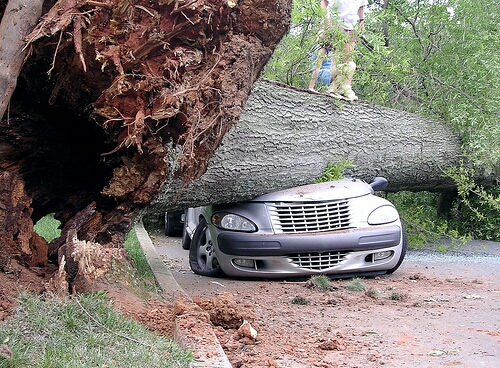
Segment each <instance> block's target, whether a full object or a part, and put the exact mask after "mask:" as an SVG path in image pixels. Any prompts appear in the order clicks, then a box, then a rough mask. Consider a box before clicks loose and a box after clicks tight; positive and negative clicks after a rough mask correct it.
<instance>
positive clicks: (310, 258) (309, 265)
mask: <svg viewBox="0 0 500 368" xmlns="http://www.w3.org/2000/svg"><path fill="white" fill-rule="evenodd" d="M347 254H349V252H347V251H343V252H324V253H299V254H292V255H288V256H287V258H288V259H290V261H291V263H293V264H294V265H296V266H297V267H300V268H303V269H307V270H313V271H323V270H326V269H329V268H332V267H334V266H336V265H338V264H339V263H340V262H342V261H343V260H344V258H345V256H346V255H347Z"/></svg>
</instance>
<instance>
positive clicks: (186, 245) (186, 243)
mask: <svg viewBox="0 0 500 368" xmlns="http://www.w3.org/2000/svg"><path fill="white" fill-rule="evenodd" d="M186 228H187V216H186V218H185V221H184V227H183V229H182V240H181V245H182V249H186V250H188V249H189V247H190V245H191V238H190V237H189V235H188V233H187V230H186Z"/></svg>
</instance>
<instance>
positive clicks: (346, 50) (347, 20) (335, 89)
mask: <svg viewBox="0 0 500 368" xmlns="http://www.w3.org/2000/svg"><path fill="white" fill-rule="evenodd" d="M367 4H368V1H367V0H321V8H322V9H323V11H324V12H325V15H326V16H325V19H324V21H323V23H322V25H321V29H320V31H319V34H318V40H319V46H320V49H319V50H318V56H317V59H316V65H315V68H314V70H313V72H312V76H311V82H310V83H309V90H311V91H313V92H316V91H315V89H314V87H315V86H316V80H317V78H318V74H319V71H320V67H321V63H322V61H323V60H324V59H325V57H326V56H327V55H328V53H329V52H330V51H331V53H332V77H331V84H330V87H329V88H328V93H329V94H330V95H332V96H334V97H337V98H344V99H347V100H351V101H353V100H357V99H358V96H356V94H355V93H354V91H353V90H352V78H353V76H354V72H355V70H356V63H355V62H354V60H353V56H354V47H355V46H356V41H357V38H356V34H357V33H360V34H361V33H363V31H364V28H365V19H364V14H365V6H366V5H367Z"/></svg>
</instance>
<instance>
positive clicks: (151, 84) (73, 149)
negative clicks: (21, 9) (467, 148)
mask: <svg viewBox="0 0 500 368" xmlns="http://www.w3.org/2000/svg"><path fill="white" fill-rule="evenodd" d="M44 5H45V9H44V15H43V16H42V18H41V20H40V21H39V23H38V25H37V26H36V27H35V28H34V29H33V31H32V32H31V34H29V35H28V36H27V37H26V41H27V45H26V48H27V50H28V56H27V58H26V61H25V64H24V66H23V68H22V70H21V73H20V75H19V78H18V87H17V89H16V91H15V93H14V96H13V98H12V99H11V104H10V110H9V113H8V116H6V119H4V120H3V121H2V126H1V130H0V144H1V146H2V151H1V152H2V153H1V155H0V169H1V170H2V171H12V172H14V173H15V175H13V176H12V177H18V178H19V180H21V181H22V182H23V183H24V190H25V195H26V196H27V197H28V198H29V199H31V203H29V202H30V201H29V200H28V201H26V210H27V211H32V212H33V216H32V217H33V218H32V221H33V222H36V221H37V220H38V219H39V218H41V217H42V216H44V215H45V214H48V213H55V217H56V218H57V219H58V220H60V221H61V223H62V227H63V232H62V235H61V238H60V239H58V240H56V241H54V242H53V243H51V244H50V245H48V246H47V245H46V244H45V245H44V247H45V248H46V249H48V250H46V251H45V253H46V254H45V260H44V259H41V260H40V262H41V263H44V262H47V261H53V262H57V261H56V260H57V259H58V258H59V259H60V258H61V257H60V256H59V257H58V255H57V253H58V251H59V249H60V247H61V246H63V245H64V243H65V242H67V241H68V239H69V238H68V234H69V233H70V232H72V233H73V232H75V233H76V238H77V239H80V240H84V241H88V242H96V243H99V244H101V245H102V246H104V247H121V244H122V243H123V240H124V235H125V234H126V233H127V232H128V230H129V229H130V228H131V225H132V221H133V218H134V216H135V214H136V213H137V211H138V210H140V209H141V208H143V207H144V206H147V205H148V204H149V203H150V202H151V201H152V200H153V199H154V198H155V196H156V195H157V194H158V193H159V191H160V189H161V188H162V185H164V183H165V181H166V179H167V178H168V177H172V176H174V177H177V178H180V179H182V180H183V181H184V182H185V183H188V182H189V181H191V180H193V179H195V178H197V177H199V176H200V175H201V174H203V172H204V171H205V170H206V166H207V164H208V160H209V158H210V157H211V155H212V154H213V153H214V151H215V150H216V148H217V146H218V145H219V143H220V141H221V139H222V137H223V136H224V134H225V133H226V132H227V131H228V129H229V128H230V127H232V126H233V125H234V124H236V122H237V121H238V119H239V117H240V114H241V112H242V110H243V106H244V104H245V102H246V99H247V97H248V95H249V93H250V90H251V88H252V85H253V83H254V81H255V80H256V79H257V77H258V76H259V73H260V71H261V70H262V68H263V66H264V64H265V63H266V61H267V60H268V59H269V57H270V56H271V54H272V52H273V50H274V48H275V46H276V44H277V43H278V42H279V40H280V39H281V37H282V36H283V35H284V34H285V32H286V31H287V29H288V26H289V22H290V12H291V1H290V0H274V1H266V0H239V1H237V0H192V1H181V0H155V1H150V0H148V1H146V0H137V1H130V0H105V1H80V0H60V1H57V3H56V4H55V5H53V6H52V2H49V1H46V2H45V4H44ZM172 152H176V154H175V155H174V156H175V157H174V160H176V161H177V163H176V165H175V167H176V169H175V171H174V169H173V168H172V167H170V162H172ZM8 210H9V209H6V211H8ZM28 218H29V216H28ZM4 220H5V221H7V222H8V221H9V219H8V218H5V219H4ZM7 222H6V223H5V224H4V225H8V223H7ZM7 228H9V227H8V226H7ZM4 235H5V236H6V237H7V238H11V239H15V238H16V235H15V234H4ZM28 235H29V234H28ZM28 238H29V236H28ZM33 244H34V243H33ZM18 253H20V254H21V255H20V256H19V257H20V258H26V256H25V255H24V253H23V249H22V247H21V245H16V246H15V247H14V250H13V249H10V250H9V253H6V254H5V256H6V257H7V258H9V257H11V256H13V255H14V254H18ZM42 258H43V255H42ZM66 261H68V260H66ZM70 286H71V285H70Z"/></svg>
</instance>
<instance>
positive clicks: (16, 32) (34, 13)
mask: <svg viewBox="0 0 500 368" xmlns="http://www.w3.org/2000/svg"><path fill="white" fill-rule="evenodd" d="M42 5H43V0H9V2H8V4H7V7H6V9H5V11H4V14H3V17H2V23H1V24H0V50H1V52H0V96H1V98H0V119H1V118H2V117H3V115H4V113H5V110H6V109H7V106H8V104H9V102H10V98H11V97H12V94H13V93H14V90H15V89H16V84H17V76H18V75H19V71H20V70H21V66H22V64H23V61H24V57H25V55H26V41H25V39H24V38H25V37H26V36H27V35H28V34H29V33H30V32H31V31H32V30H33V28H34V27H35V25H36V23H37V21H38V18H40V15H41V14H42Z"/></svg>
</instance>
